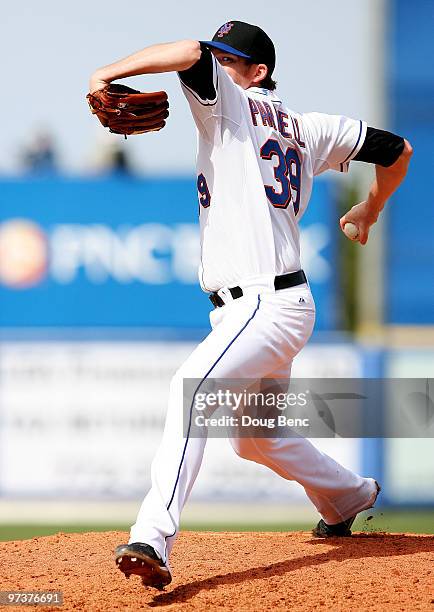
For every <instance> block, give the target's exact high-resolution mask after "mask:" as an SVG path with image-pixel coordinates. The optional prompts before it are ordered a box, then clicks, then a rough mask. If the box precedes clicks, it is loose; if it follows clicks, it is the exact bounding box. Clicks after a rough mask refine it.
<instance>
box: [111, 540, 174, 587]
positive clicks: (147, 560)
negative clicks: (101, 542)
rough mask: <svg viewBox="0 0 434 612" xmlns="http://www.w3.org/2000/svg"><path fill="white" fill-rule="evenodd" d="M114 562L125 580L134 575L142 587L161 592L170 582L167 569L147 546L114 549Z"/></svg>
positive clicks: (126, 545)
mask: <svg viewBox="0 0 434 612" xmlns="http://www.w3.org/2000/svg"><path fill="white" fill-rule="evenodd" d="M115 560H116V566H117V567H118V569H120V570H121V572H123V573H124V574H125V577H126V578H129V577H130V575H131V574H136V575H137V576H140V577H141V579H142V584H143V585H144V586H151V587H154V588H155V589H159V590H162V589H163V588H164V587H165V586H166V585H168V584H169V583H170V582H172V576H171V575H170V571H169V569H168V568H167V567H166V565H165V564H164V562H163V560H162V559H161V558H160V557H159V555H158V554H157V553H156V551H155V550H154V549H153V548H152V546H149V544H143V543H142V542H133V543H132V544H121V545H120V546H117V547H116V549H115Z"/></svg>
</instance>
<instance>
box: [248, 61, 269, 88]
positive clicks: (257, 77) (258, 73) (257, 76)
mask: <svg viewBox="0 0 434 612" xmlns="http://www.w3.org/2000/svg"><path fill="white" fill-rule="evenodd" d="M254 66H255V67H256V70H255V72H254V74H253V79H252V80H253V83H255V85H257V84H258V83H260V82H261V81H263V80H264V79H265V77H266V76H267V74H268V67H267V66H266V65H265V64H254Z"/></svg>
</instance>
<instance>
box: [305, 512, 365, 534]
mask: <svg viewBox="0 0 434 612" xmlns="http://www.w3.org/2000/svg"><path fill="white" fill-rule="evenodd" d="M355 520H356V517H355V516H352V517H351V518H349V519H347V520H346V521H342V523H337V524H336V525H327V523H326V522H325V521H323V519H321V520H320V521H319V523H318V525H317V526H316V527H315V528H314V529H312V534H313V535H314V536H315V537H317V538H345V537H348V536H350V535H351V525H352V524H353V523H354V521H355Z"/></svg>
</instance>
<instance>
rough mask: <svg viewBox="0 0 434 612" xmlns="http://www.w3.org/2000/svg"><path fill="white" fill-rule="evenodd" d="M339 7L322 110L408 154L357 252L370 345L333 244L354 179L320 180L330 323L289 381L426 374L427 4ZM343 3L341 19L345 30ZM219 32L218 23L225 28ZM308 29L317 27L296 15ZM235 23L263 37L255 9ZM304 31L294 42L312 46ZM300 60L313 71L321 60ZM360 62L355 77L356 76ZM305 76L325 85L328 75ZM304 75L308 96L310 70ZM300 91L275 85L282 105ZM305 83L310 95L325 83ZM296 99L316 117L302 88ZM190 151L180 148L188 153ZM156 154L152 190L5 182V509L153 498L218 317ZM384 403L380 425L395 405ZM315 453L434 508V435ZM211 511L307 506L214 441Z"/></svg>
mask: <svg viewBox="0 0 434 612" xmlns="http://www.w3.org/2000/svg"><path fill="white" fill-rule="evenodd" d="M343 4H344V3H342V2H337V1H335V2H331V3H330V5H329V9H328V10H329V12H330V14H329V15H328V18H329V19H330V18H331V15H333V17H336V18H337V19H340V20H341V21H339V22H338V23H339V24H340V25H341V28H340V29H339V28H338V30H339V32H341V37H340V39H339V43H338V44H337V43H336V40H334V41H330V32H329V34H328V37H327V40H328V41H330V45H331V47H330V48H331V52H332V54H334V55H332V57H331V58H330V57H328V58H327V61H328V70H329V71H330V73H329V75H327V80H328V81H330V79H331V80H332V81H333V79H336V83H335V85H334V86H333V87H331V88H329V89H326V88H324V87H323V88H322V89H321V91H319V93H318V95H317V96H316V99H315V109H318V110H324V111H326V112H342V113H345V114H349V115H357V114H359V113H360V114H361V115H362V116H363V117H365V118H366V119H367V120H368V121H369V123H371V124H376V125H380V127H386V128H387V127H388V128H390V129H393V130H396V131H397V132H399V133H402V134H403V135H405V136H406V137H407V138H408V139H409V140H410V141H411V142H412V144H413V146H414V149H415V155H414V161H413V162H412V166H411V170H410V174H409V177H408V178H407V180H406V182H405V185H404V186H403V187H402V188H401V190H400V191H399V193H398V194H397V195H396V196H394V198H393V199H392V201H391V203H390V204H389V207H388V211H387V213H386V215H385V219H384V221H383V222H382V224H381V226H379V228H378V229H377V230H376V233H375V235H374V236H373V240H372V244H371V245H370V246H369V247H368V249H367V250H366V253H368V254H363V256H359V259H358V264H357V265H358V270H355V269H354V268H353V269H352V270H350V273H355V274H357V278H358V279H359V281H360V282H359V287H360V289H359V298H358V299H359V301H360V303H361V304H362V308H361V310H360V313H359V321H358V329H359V331H360V333H359V334H358V335H353V334H351V333H349V332H348V331H345V330H344V328H345V327H347V326H346V324H345V320H346V318H345V315H346V313H345V309H346V308H347V305H346V304H345V302H344V300H343V295H344V287H343V281H344V279H343V277H342V274H341V270H342V263H343V262H342V260H343V258H344V257H346V256H347V254H348V253H349V252H350V253H356V252H357V251H355V249H357V248H358V247H357V246H355V245H348V244H347V243H345V244H344V247H343V246H342V245H343V242H342V236H340V235H339V232H338V225H337V218H338V216H339V211H338V201H341V200H342V186H343V182H342V180H340V178H339V177H327V178H326V179H322V180H320V181H318V182H317V184H316V187H315V190H314V194H313V199H312V202H311V204H310V207H309V210H308V212H307V213H306V215H305V217H304V218H303V220H302V223H301V229H302V251H303V257H304V259H303V266H304V268H305V269H306V271H307V273H308V275H309V278H310V281H311V285H312V290H313V293H314V297H315V300H316V303H317V311H318V318H317V325H316V330H315V333H314V336H313V339H312V340H311V342H310V343H309V345H308V347H307V348H306V349H305V350H304V351H303V352H302V354H301V355H300V356H299V357H298V358H297V360H296V362H295V364H294V369H293V375H294V376H299V377H335V378H346V377H355V378H357V377H382V376H386V377H414V378H423V377H425V378H430V377H432V373H433V371H434V340H433V328H434V288H433V282H432V262H433V259H434V242H433V241H432V239H431V236H432V231H433V229H434V228H433V212H432V210H433V208H432V200H433V197H432V196H433V194H432V190H433V182H432V162H433V155H432V150H431V142H432V135H433V129H434V117H433V108H432V100H433V99H434V98H433V93H434V92H433V88H434V80H433V78H434V77H433V74H432V71H431V70H430V69H429V68H428V67H430V66H431V65H432V60H433V59H434V43H433V39H432V37H430V36H429V32H428V31H426V29H427V28H428V25H427V24H428V23H429V22H430V21H429V17H430V11H431V10H432V8H431V4H430V3H428V2H426V3H424V2H420V3H417V5H415V6H413V7H412V8H411V9H410V7H409V6H408V5H407V4H406V3H405V2H404V1H403V0H395V1H394V2H392V1H391V2H389V3H388V4H387V6H386V8H387V11H386V12H385V13H383V9H384V8H385V5H384V4H383V3H372V2H369V3H366V5H364V8H363V9H361V8H360V6H359V7H353V8H352V9H350V8H348V6H347V4H349V3H345V9H344V8H343ZM358 4H361V3H358ZM313 5H314V6H315V8H317V9H318V11H317V13H315V16H314V19H313V23H314V26H315V27H314V29H313V31H312V24H311V23H310V24H309V26H310V28H311V29H310V39H311V40H313V39H315V37H316V36H317V39H318V40H319V41H322V40H323V39H324V36H325V33H324V31H323V23H324V21H322V22H320V21H318V19H319V17H321V18H322V19H323V20H324V19H326V18H327V15H325V14H323V13H321V11H322V10H324V9H323V8H320V4H318V3H313ZM340 8H341V9H342V10H343V12H344V14H343V15H340V17H339V9H340ZM255 10H256V9H255ZM296 10H298V9H296ZM410 10H411V14H410V13H409V11H410ZM303 11H305V12H306V7H305V6H303ZM346 11H347V12H346ZM348 11H349V12H348ZM253 12H255V11H253ZM256 12H258V11H256ZM241 13H242V11H241ZM215 17H216V21H217V23H219V21H222V20H224V18H223V19H222V18H220V17H219V15H217V14H216V15H215ZM217 17H219V18H218V19H217ZM298 17H299V18H300V20H303V19H304V20H305V21H306V19H307V16H306V14H304V15H303V14H302V13H300V14H299V15H298ZM240 18H242V19H246V20H250V21H255V20H256V21H257V22H260V23H262V21H261V18H260V16H259V15H258V17H257V18H256V15H250V13H249V12H248V11H245V12H244V14H240ZM288 18H289V17H288ZM357 19H359V21H357ZM345 20H346V21H345ZM48 21H50V20H48ZM350 21H351V22H352V23H357V24H358V25H357V26H356V28H358V30H357V31H358V34H359V35H360V36H356V37H354V33H352V34H351V36H350V39H351V40H352V41H353V43H354V57H352V55H351V52H350V51H349V49H351V46H350V45H349V43H350V39H349V38H348V36H349V34H348V27H347V26H346V25H345V24H346V23H349V22H350ZM305 25H307V24H306V23H305ZM210 27H211V29H212V28H213V27H214V26H212V24H211V26H210ZM264 27H267V24H264ZM331 27H332V26H330V28H331ZM335 27H336V21H335V20H334V21H333V28H335ZM196 29H197V28H196ZM269 29H271V30H272V26H271V24H270V27H269ZM303 31H304V30H303V28H301V30H299V31H297V32H294V39H295V40H296V41H297V40H298V41H299V42H300V44H301V43H302V41H303ZM404 31H405V35H404V34H403V32H404ZM186 33H188V32H186ZM189 34H190V35H194V32H190V33H189ZM166 37H169V36H162V38H166ZM173 37H175V36H173ZM278 37H280V38H281V39H283V38H284V37H286V34H285V33H284V32H281V33H280V34H278ZM297 37H298V38H297ZM331 38H333V39H335V37H334V36H332V37H331ZM276 42H277V44H279V41H276ZM125 44H126V43H125ZM137 46H140V45H137ZM129 50H130V48H129V47H128V49H127V51H129ZM115 51H116V53H118V54H119V55H121V54H122V53H123V52H122V51H120V50H119V48H117V49H116V50H113V53H114V52H115ZM116 53H115V55H116ZM344 55H345V57H344ZM315 56H316V57H317V56H318V53H317V51H315ZM109 57H111V55H110V56H109ZM339 57H341V58H342V66H344V69H342V66H341V65H340V63H339ZM348 57H349V58H350V61H349V59H348ZM102 61H103V59H102V58H101V62H102ZM306 61H307V62H310V61H312V58H311V56H310V55H309V53H307V59H306ZM282 64H283V62H282ZM282 64H281V66H282ZM351 65H353V67H354V66H355V67H356V68H357V69H355V70H350V68H351ZM282 67H283V66H282ZM292 68H294V67H292V66H291V69H292ZM339 68H341V69H342V70H343V72H342V70H341V72H340V71H339ZM358 69H360V71H359V72H358ZM294 70H295V68H294ZM313 70H315V71H318V72H319V73H320V74H319V78H320V79H321V78H323V77H324V74H323V73H322V71H321V70H320V66H318V65H317V66H316V68H315V67H313ZM345 70H346V72H347V73H346V74H345ZM336 75H338V77H339V78H336ZM356 76H357V77H359V76H360V80H359V81H358V79H357V78H356ZM298 78H299V79H300V80H301V82H302V81H303V75H302V74H299V75H298ZM348 80H351V82H352V81H353V80H354V81H355V84H354V88H355V89H354V90H353V91H350V92H348V90H345V95H346V96H347V97H346V98H345V100H344V102H343V103H341V104H340V105H339V104H338V103H337V99H338V98H339V96H340V91H341V90H342V89H343V87H344V86H345V84H346V83H347V81H348ZM290 82H291V79H290V78H289V76H282V78H281V85H282V93H283V95H284V97H285V90H288V93H287V94H286V97H288V96H289V92H290V91H291V90H290V86H289V84H290ZM309 87H310V95H313V91H314V90H315V87H313V88H312V83H309ZM294 95H295V97H297V96H298V101H299V102H300V103H301V102H304V100H303V96H302V95H301V94H300V92H297V93H296V94H294ZM294 95H292V97H293V98H294ZM330 98H334V99H333V101H332V102H331V101H330ZM77 103H78V104H81V103H82V101H81V100H80V101H78V100H77ZM294 106H296V105H294ZM304 108H306V109H309V110H310V109H311V108H312V104H309V105H308V106H307V105H306V104H305V105H304ZM90 120H91V118H90V117H89V118H88V117H87V115H86V119H85V120H84V121H85V123H86V126H87V128H88V127H89V125H90V123H89V121H90ZM87 128H86V129H87ZM80 129H83V125H82V126H81V128H80ZM189 129H190V131H191V132H193V128H192V126H191V125H190V126H189ZM169 136H170V132H169ZM169 136H168V135H162V138H163V139H164V138H169ZM151 137H153V136H152V135H151ZM172 139H173V134H172ZM193 139H194V135H193V136H191V137H189V140H188V141H186V142H187V143H188V146H189V147H190V149H192V148H194V143H193ZM143 142H144V141H142V144H141V146H143ZM155 142H157V141H155ZM130 143H131V146H133V147H134V146H136V145H135V144H133V139H130V140H128V141H127V143H124V145H123V146H124V147H128V146H130ZM166 144H167V143H166ZM178 145H179V139H177V143H176V146H178ZM176 146H174V145H173V142H172V143H171V147H172V148H175V149H176ZM158 147H161V142H159V144H158ZM151 154H152V151H151V152H149V151H148V152H147V155H148V158H150V156H151ZM176 155H177V156H178V157H179V152H178V153H176ZM192 157H193V153H192V154H191V160H192ZM155 159H159V160H160V165H159V168H158V172H157V169H155V172H154V171H153V172H152V173H151V174H149V175H148V176H146V177H140V176H131V175H119V174H117V175H114V176H111V177H100V178H90V177H87V178H77V177H75V178H71V176H69V177H67V176H62V175H59V174H57V175H56V176H53V175H44V176H33V177H21V178H17V177H16V176H15V177H9V178H8V177H4V178H3V179H2V180H1V183H0V341H1V343H0V499H3V500H20V499H21V500H28V499H33V500H36V499H43V500H47V501H49V500H57V501H59V500H66V501H68V500H75V501H77V500H78V501H79V500H94V501H96V502H98V501H104V502H105V501H107V500H137V499H139V498H140V497H141V496H142V494H143V493H144V492H145V491H146V490H147V488H148V485H149V468H150V461H151V458H152V456H153V454H154V451H155V449H156V446H157V444H158V440H159V437H160V435H161V431H162V426H163V422H164V415H165V404H166V399H167V392H168V383H169V380H170V377H171V375H172V374H173V373H174V371H175V369H176V368H177V367H178V366H179V365H180V363H181V362H182V361H183V359H184V358H185V357H186V356H187V355H188V354H189V352H190V351H191V350H192V348H193V347H194V345H195V343H197V342H198V341H199V340H200V339H201V338H202V337H203V336H204V335H205V334H206V333H207V329H208V326H209V325H208V311H209V308H210V305H209V302H208V300H207V297H206V295H205V294H203V293H202V292H201V291H200V289H199V288H198V285H197V273H196V268H197V263H198V228H197V223H196V215H197V199H196V188H195V179H194V176H193V173H194V170H193V169H192V168H191V170H190V172H185V173H184V174H185V175H182V176H181V175H179V174H175V173H173V172H172V173H171V172H169V171H168V168H173V163H162V162H161V160H162V159H164V156H163V154H162V152H161V151H160V150H159V152H158V153H156V154H155V155H153V156H152V164H154V163H155ZM179 169H180V167H178V168H177V170H178V171H179ZM161 173H163V174H161ZM354 176H355V177H356V184H355V185H354V188H355V189H356V190H357V189H360V190H362V188H363V185H365V184H366V176H365V175H364V174H363V172H360V170H359V171H357V169H356V171H355V173H354ZM369 176H370V175H369ZM347 180H348V179H347ZM121 201H122V205H119V203H120V202H121ZM351 203H353V202H351ZM222 248H224V247H222ZM348 249H351V250H350V251H348ZM369 249H371V250H370V251H369ZM372 305H374V307H372ZM372 322H374V323H375V325H374V327H373V326H372V325H371V324H372ZM374 328H375V333H372V330H373V329H374ZM381 408H382V409H383V410H384V411H385V413H386V415H387V413H388V412H387V411H393V410H394V409H396V407H395V406H391V405H385V406H383V407H381ZM318 444H319V445H320V446H321V448H323V449H324V450H326V451H327V452H329V453H330V454H332V455H333V456H334V457H336V458H337V459H338V460H339V461H341V462H343V463H344V464H345V465H348V466H349V467H351V468H354V469H356V470H360V471H362V472H365V473H369V474H373V475H375V476H376V477H378V478H379V479H380V480H381V481H382V482H383V485H384V496H383V503H386V504H389V505H394V506H406V505H415V504H416V505H430V504H431V505H432V504H434V486H433V485H434V462H433V460H432V459H433V458H432V449H431V440H430V439H413V440H412V439H402V440H401V439H397V440H379V439H371V440H353V439H352V440H349V439H332V440H327V439H323V440H321V441H319V442H318ZM120 449H126V450H120ZM217 499H218V500H219V501H225V502H237V503H241V504H244V503H249V504H250V503H252V502H254V501H257V502H261V503H263V502H268V503H270V504H282V503H284V504H286V505H287V506H288V505H295V506H297V505H299V504H304V503H305V498H304V496H303V494H302V491H301V489H300V487H298V486H297V485H295V484H288V483H287V482H285V481H283V480H282V479H280V478H278V477H277V476H275V475H274V474H271V473H270V472H268V471H266V469H265V468H261V467H259V466H256V465H253V464H251V463H248V462H243V461H241V460H240V459H238V458H237V457H235V456H234V455H233V453H232V451H231V449H230V447H229V445H228V444H227V443H225V441H222V440H210V442H209V444H208V447H207V452H206V457H205V462H204V467H203V470H202V472H201V474H200V475H199V479H198V482H197V486H196V487H195V489H194V492H193V496H192V502H196V503H207V502H212V501H215V500H217ZM50 520H52V521H53V517H52V515H50Z"/></svg>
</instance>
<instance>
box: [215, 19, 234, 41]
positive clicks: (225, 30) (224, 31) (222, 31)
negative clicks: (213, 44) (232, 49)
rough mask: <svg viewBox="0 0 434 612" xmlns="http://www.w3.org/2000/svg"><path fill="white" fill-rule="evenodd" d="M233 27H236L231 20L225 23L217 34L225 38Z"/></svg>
mask: <svg viewBox="0 0 434 612" xmlns="http://www.w3.org/2000/svg"><path fill="white" fill-rule="evenodd" d="M233 27H234V24H233V23H230V22H228V23H225V25H222V27H221V28H220V30H219V31H218V32H217V36H218V37H219V38H223V36H224V35H225V34H229V32H230V31H231V30H232V28H233Z"/></svg>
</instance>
